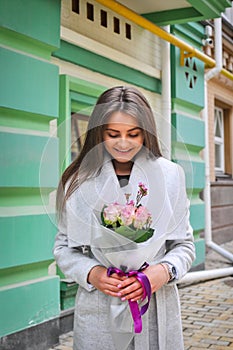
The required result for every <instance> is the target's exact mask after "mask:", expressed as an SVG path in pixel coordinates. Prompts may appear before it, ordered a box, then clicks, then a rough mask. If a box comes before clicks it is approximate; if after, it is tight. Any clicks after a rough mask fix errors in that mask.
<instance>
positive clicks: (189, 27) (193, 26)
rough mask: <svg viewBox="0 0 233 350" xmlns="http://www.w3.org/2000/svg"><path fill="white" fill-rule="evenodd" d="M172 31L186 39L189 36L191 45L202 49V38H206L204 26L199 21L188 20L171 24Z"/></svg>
mask: <svg viewBox="0 0 233 350" xmlns="http://www.w3.org/2000/svg"><path fill="white" fill-rule="evenodd" d="M171 31H172V33H173V34H175V35H176V36H179V38H181V39H184V40H185V41H186V40H187V38H188V41H189V43H190V45H193V46H195V47H196V48H197V49H198V50H202V46H203V43H202V39H204V38H205V33H204V27H203V25H202V24H200V23H199V22H197V23H196V22H186V23H182V24H176V25H173V26H171Z"/></svg>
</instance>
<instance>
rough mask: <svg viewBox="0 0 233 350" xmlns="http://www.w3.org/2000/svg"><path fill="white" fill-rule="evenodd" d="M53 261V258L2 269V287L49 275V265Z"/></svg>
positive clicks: (0, 272)
mask: <svg viewBox="0 0 233 350" xmlns="http://www.w3.org/2000/svg"><path fill="white" fill-rule="evenodd" d="M52 262H53V260H48V261H42V262H39V263H33V264H28V265H22V266H21V265H19V266H15V267H11V268H10V267H9V268H6V269H0V287H1V288H2V287H9V286H10V285H16V284H19V283H26V282H27V281H29V280H34V279H37V278H43V277H44V276H47V275H48V267H49V265H50V264H51V263H52ZM16 287H17V286H16Z"/></svg>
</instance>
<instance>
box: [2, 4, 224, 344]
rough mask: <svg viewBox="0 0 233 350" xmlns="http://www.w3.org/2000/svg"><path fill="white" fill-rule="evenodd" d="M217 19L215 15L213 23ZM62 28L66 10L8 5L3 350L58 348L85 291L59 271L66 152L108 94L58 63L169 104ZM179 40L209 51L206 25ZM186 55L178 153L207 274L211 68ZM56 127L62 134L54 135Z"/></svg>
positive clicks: (175, 70) (174, 75) (176, 115)
mask: <svg viewBox="0 0 233 350" xmlns="http://www.w3.org/2000/svg"><path fill="white" fill-rule="evenodd" d="M208 3H211V1H209V2H208ZM213 3H214V1H213ZM220 3H221V4H222V8H219V9H218V11H217V10H216V11H217V12H216V14H215V16H217V15H220V12H221V11H222V10H223V9H224V8H225V7H226V6H227V2H225V3H223V2H222V1H220ZM228 5H229V4H228ZM211 8H212V7H211ZM210 13H211V12H209V13H208V7H207V9H206V14H205V17H206V18H208V15H209V14H210ZM211 14H212V13H211ZM60 19H61V3H60V0H52V1H47V0H22V1H7V0H1V1H0V41H1V47H0V50H1V54H0V70H1V94H0V102H1V104H0V145H1V173H0V203H1V204H0V206H1V207H0V211H1V214H0V222H1V232H0V338H1V339H0V344H1V345H0V347H1V348H2V349H9V348H10V347H9V346H10V345H9V344H11V343H12V344H14V345H12V347H11V349H14V348H17V346H19V344H21V343H19V342H20V341H22V342H23V343H22V344H24V348H25V349H27V339H26V338H27V336H28V334H34V337H33V339H34V340H33V341H34V343H35V349H38V348H39V347H38V344H40V346H41V348H44V349H46V346H48V345H51V344H52V343H53V342H54V341H56V340H57V339H58V335H59V333H60V331H61V328H62V327H61V321H60V314H61V309H62V310H67V309H69V310H70V309H72V306H73V303H74V294H75V291H76V290H77V286H76V285H74V284H72V283H67V281H65V280H63V277H64V276H62V274H61V273H60V271H57V270H56V267H55V265H54V259H53V255H52V247H53V243H54V237H55V234H56V230H57V229H56V224H55V209H54V202H53V195H54V193H55V190H56V187H57V185H58V181H59V176H60V174H61V172H62V171H63V170H64V169H65V168H66V166H67V165H68V164H69V163H70V161H71V152H70V151H68V152H67V150H70V149H71V129H70V123H71V120H70V118H71V113H72V112H75V113H77V111H82V112H83V111H84V110H85V111H86V114H87V116H88V114H89V113H90V110H91V107H92V106H93V105H94V103H95V101H96V99H97V97H98V96H99V95H100V93H101V92H102V91H104V90H105V88H106V86H105V85H104V84H97V83H96V82H91V81H89V80H88V81H87V80H85V79H83V78H78V77H72V76H71V75H66V74H62V73H61V72H60V71H59V67H58V65H56V64H55V63H54V61H53V60H52V58H55V59H59V60H60V61H64V62H69V63H72V64H74V65H77V66H80V67H83V68H85V69H88V70H90V71H93V72H95V73H100V74H102V75H105V76H106V77H112V78H116V79H118V80H121V81H123V82H125V83H127V84H133V85H136V86H138V87H140V88H143V89H144V90H147V91H148V92H150V93H151V92H152V93H156V94H161V87H162V81H161V80H160V79H158V78H154V77H152V76H150V75H147V74H146V73H143V72H142V71H141V70H140V69H135V68H131V67H128V66H127V63H125V64H120V63H119V62H117V61H114V60H112V59H109V58H107V57H104V56H101V55H99V54H97V53H94V52H91V51H88V50H86V49H84V48H82V47H79V46H77V45H74V44H72V43H69V42H67V41H65V40H64V39H62V38H61V37H60V26H61V21H60ZM199 19H201V18H199V17H198V18H197V20H199ZM151 20H153V19H151ZM173 22H174V21H173ZM161 24H164V23H161ZM171 24H172V21H171ZM171 32H172V34H174V35H175V36H177V37H179V38H181V39H182V40H184V41H186V42H188V43H190V44H192V45H193V46H195V47H196V48H198V49H199V50H201V47H202V39H203V37H204V28H203V26H202V25H201V24H200V23H198V22H190V23H183V24H175V23H173V24H172V26H171ZM181 54H182V53H181V51H180V50H179V49H178V48H177V47H174V46H172V47H171V63H172V64H171V81H172V91H171V96H172V115H171V120H172V128H171V133H172V152H171V153H172V160H173V161H175V162H178V163H179V164H181V165H182V166H183V167H184V169H185V172H186V179H187V192H188V195H189V197H190V200H191V224H192V226H193V228H194V235H195V244H196V248H197V259H196V261H195V262H194V264H193V269H200V268H203V267H204V262H205V242H204V240H203V239H201V238H200V232H201V231H203V229H204V202H203V201H202V200H201V199H200V197H199V194H200V192H201V191H202V189H203V188H204V186H205V175H204V172H205V164H204V162H203V160H202V159H201V157H200V151H201V150H202V149H203V148H204V146H205V140H204V124H203V121H202V120H201V118H200V111H201V110H202V109H203V107H204V64H203V62H201V61H200V60H198V59H196V58H195V57H183V58H182V57H180V56H181ZM54 124H57V130H58V133H56V132H55V133H54V131H53V130H54ZM187 153H188V154H189V157H190V158H189V160H187V157H186V154H187ZM61 279H62V281H61ZM63 314H64V315H65V311H63ZM48 325H49V326H48ZM40 327H41V328H40ZM38 329H40V330H41V331H40V333H38V332H39V331H38ZM51 330H52V331H51ZM18 332H20V333H18ZM30 332H31V333H30ZM20 334H21V335H22V337H20V336H19V335H20ZM25 334H26V336H25ZM38 334H40V335H39V336H38ZM48 334H49V335H48ZM23 338H24V340H23ZM20 339H21V340H20ZM31 339H32V338H31ZM33 341H32V340H31V343H32V342H33ZM41 344H44V345H41ZM14 346H15V347H14ZM43 346H44V347H43ZM18 348H20V346H19V347H18ZM22 348H23V347H22ZM28 349H29V347H28ZM30 349H34V347H32V345H31V347H30Z"/></svg>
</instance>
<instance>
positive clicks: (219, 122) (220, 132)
mask: <svg viewBox="0 0 233 350" xmlns="http://www.w3.org/2000/svg"><path fill="white" fill-rule="evenodd" d="M214 146H215V170H216V171H217V172H222V173H223V172H224V171H225V169H224V168H225V166H224V163H225V162H224V112H223V109H222V108H218V107H215V110H214Z"/></svg>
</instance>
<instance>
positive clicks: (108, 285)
mask: <svg viewBox="0 0 233 350" xmlns="http://www.w3.org/2000/svg"><path fill="white" fill-rule="evenodd" d="M126 278H127V277H120V276H118V275H117V274H116V273H113V274H112V275H111V276H110V277H108V276H107V269H106V267H103V266H95V267H93V268H92V269H91V271H90V272H89V275H88V282H89V283H91V284H92V285H93V286H94V287H95V288H96V289H98V290H100V291H101V292H103V293H105V294H107V295H111V296H112V297H119V296H120V294H119V292H120V290H119V287H118V286H119V284H120V283H122V282H123V281H124V279H126Z"/></svg>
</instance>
